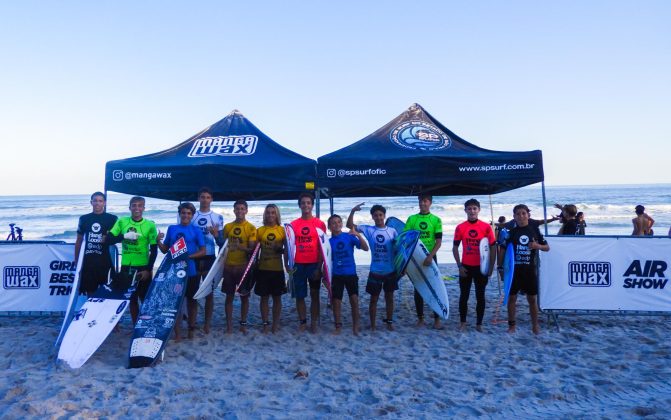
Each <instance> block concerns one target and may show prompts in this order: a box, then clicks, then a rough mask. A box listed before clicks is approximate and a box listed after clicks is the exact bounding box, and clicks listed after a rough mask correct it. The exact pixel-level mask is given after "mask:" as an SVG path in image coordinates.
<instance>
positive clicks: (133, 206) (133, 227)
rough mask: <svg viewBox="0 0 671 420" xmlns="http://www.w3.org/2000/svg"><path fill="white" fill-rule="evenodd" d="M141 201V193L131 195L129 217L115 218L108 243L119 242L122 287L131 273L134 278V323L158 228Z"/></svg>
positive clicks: (148, 276) (151, 264)
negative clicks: (146, 213) (145, 211)
mask: <svg viewBox="0 0 671 420" xmlns="http://www.w3.org/2000/svg"><path fill="white" fill-rule="evenodd" d="M144 203H145V201H144V198H142V197H133V198H131V199H130V205H129V209H130V214H131V215H130V217H128V216H126V217H122V218H120V219H119V220H117V221H116V223H115V224H114V226H112V229H111V230H110V237H109V241H110V243H113V244H114V243H118V242H121V254H122V255H121V271H120V272H119V277H118V279H117V282H118V283H119V285H120V286H121V287H122V288H124V287H126V288H127V287H129V286H130V284H131V282H132V280H133V277H135V280H136V281H137V288H136V289H135V292H133V294H132V295H131V298H130V316H131V318H132V319H133V325H135V323H136V322H137V317H138V314H139V312H140V303H141V302H143V301H144V298H145V296H146V295H147V291H148V290H149V284H150V283H151V278H152V270H153V268H154V262H155V261H156V255H157V246H156V237H157V236H158V232H157V231H156V225H155V224H154V222H153V221H151V220H149V219H145V218H143V217H142V214H143V213H144ZM138 298H139V302H138Z"/></svg>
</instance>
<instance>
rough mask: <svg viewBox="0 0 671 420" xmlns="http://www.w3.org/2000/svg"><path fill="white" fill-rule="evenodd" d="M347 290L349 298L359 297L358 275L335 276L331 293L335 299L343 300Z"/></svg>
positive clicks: (332, 280)
mask: <svg viewBox="0 0 671 420" xmlns="http://www.w3.org/2000/svg"><path fill="white" fill-rule="evenodd" d="M345 288H347V295H348V296H349V297H352V296H355V295H356V296H358V295H359V277H357V276H356V274H349V275H347V274H344V275H334V276H333V278H332V279H331V293H332V294H333V299H338V300H342V297H343V292H344V291H345Z"/></svg>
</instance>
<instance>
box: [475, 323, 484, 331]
mask: <svg viewBox="0 0 671 420" xmlns="http://www.w3.org/2000/svg"><path fill="white" fill-rule="evenodd" d="M475 331H477V332H482V331H483V330H482V324H478V325H476V326H475Z"/></svg>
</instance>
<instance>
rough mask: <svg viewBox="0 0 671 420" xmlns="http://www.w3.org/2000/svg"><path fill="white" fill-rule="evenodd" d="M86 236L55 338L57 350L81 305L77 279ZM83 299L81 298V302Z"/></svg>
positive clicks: (84, 249) (80, 268)
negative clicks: (59, 328)
mask: <svg viewBox="0 0 671 420" xmlns="http://www.w3.org/2000/svg"><path fill="white" fill-rule="evenodd" d="M87 237H88V235H84V237H83V238H82V244H81V245H80V246H79V256H78V257H77V270H76V271H75V279H74V280H73V282H72V289H71V290H70V298H69V299H68V306H66V307H65V318H63V325H61V331H60V332H59V333H58V338H56V344H54V347H56V348H58V346H60V345H61V342H62V341H63V337H64V336H65V331H67V329H68V326H69V325H70V322H72V317H73V316H74V313H75V309H76V308H77V306H79V305H80V304H81V302H79V301H78V300H79V278H80V277H81V276H80V274H81V271H82V265H83V264H84V254H85V253H86V238H87ZM83 299H84V297H82V300H83Z"/></svg>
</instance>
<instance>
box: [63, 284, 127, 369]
mask: <svg viewBox="0 0 671 420" xmlns="http://www.w3.org/2000/svg"><path fill="white" fill-rule="evenodd" d="M134 290H135V285H134V284H133V285H132V286H131V287H130V288H128V289H126V290H115V289H113V288H112V287H111V286H110V285H109V282H108V284H106V285H102V286H100V287H99V288H98V290H97V291H96V292H95V293H94V294H93V295H92V296H91V297H89V298H88V299H87V300H86V302H84V304H83V305H82V307H81V308H80V309H79V310H78V311H77V312H76V313H75V315H74V318H73V320H72V322H71V323H70V326H69V327H68V329H67V332H66V333H65V336H64V337H63V343H62V344H61V347H60V350H59V352H58V360H61V361H63V362H65V363H66V364H67V365H68V366H70V367H71V368H73V369H77V368H79V367H81V366H82V365H83V364H84V363H86V361H87V360H88V359H89V358H90V357H91V356H92V355H93V353H95V351H96V350H98V348H99V347H100V346H101V345H102V343H103V342H104V341H105V339H106V338H107V336H108V335H109V334H110V333H111V332H112V330H113V329H114V326H115V325H116V324H117V323H118V322H119V320H120V319H121V317H122V316H123V314H124V312H126V308H128V304H129V302H130V296H131V294H132V293H133V291H134Z"/></svg>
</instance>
